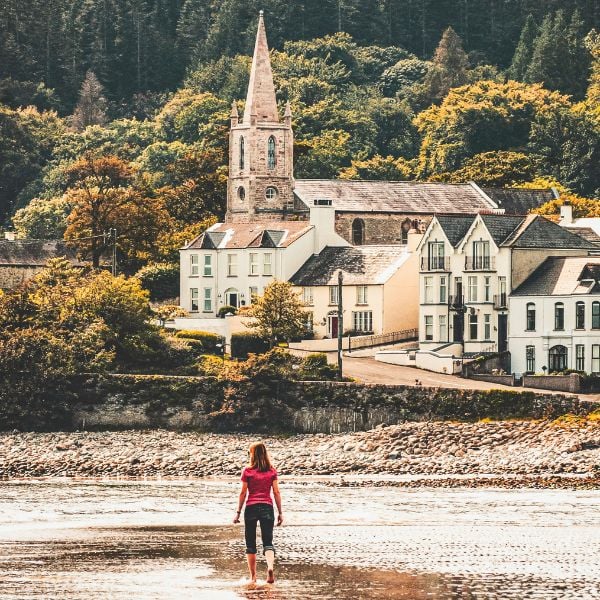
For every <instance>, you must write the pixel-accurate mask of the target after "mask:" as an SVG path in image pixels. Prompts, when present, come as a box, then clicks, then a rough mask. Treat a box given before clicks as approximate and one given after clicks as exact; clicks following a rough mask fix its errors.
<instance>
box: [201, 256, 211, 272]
mask: <svg viewBox="0 0 600 600" xmlns="http://www.w3.org/2000/svg"><path fill="white" fill-rule="evenodd" d="M203 256H204V262H203V264H202V277H212V276H213V272H212V254H204V255H203ZM207 258H208V262H207V260H206V259H207Z"/></svg>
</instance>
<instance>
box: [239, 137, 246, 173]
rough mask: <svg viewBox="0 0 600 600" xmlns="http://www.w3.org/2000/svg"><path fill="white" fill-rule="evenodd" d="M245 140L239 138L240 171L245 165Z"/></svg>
mask: <svg viewBox="0 0 600 600" xmlns="http://www.w3.org/2000/svg"><path fill="white" fill-rule="evenodd" d="M245 146H246V142H245V141H244V137H243V136H242V137H241V138H240V171H243V170H244V167H245V166H246V148H245Z"/></svg>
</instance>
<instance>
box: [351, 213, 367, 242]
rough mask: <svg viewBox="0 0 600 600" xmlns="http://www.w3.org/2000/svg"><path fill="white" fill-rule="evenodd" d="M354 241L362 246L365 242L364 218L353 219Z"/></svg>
mask: <svg viewBox="0 0 600 600" xmlns="http://www.w3.org/2000/svg"><path fill="white" fill-rule="evenodd" d="M352 243H353V244H354V245H355V246H362V245H363V244H364V243H365V222H364V221H363V220H362V219H354V221H352Z"/></svg>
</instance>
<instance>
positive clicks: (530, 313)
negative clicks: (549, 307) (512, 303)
mask: <svg viewBox="0 0 600 600" xmlns="http://www.w3.org/2000/svg"><path fill="white" fill-rule="evenodd" d="M527 331H535V304H534V303H533V302H528V303H527Z"/></svg>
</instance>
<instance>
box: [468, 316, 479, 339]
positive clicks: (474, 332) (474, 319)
mask: <svg viewBox="0 0 600 600" xmlns="http://www.w3.org/2000/svg"><path fill="white" fill-rule="evenodd" d="M478 335H479V315H478V314H477V313H476V312H474V313H469V341H471V342H476V341H477V339H478Z"/></svg>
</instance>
